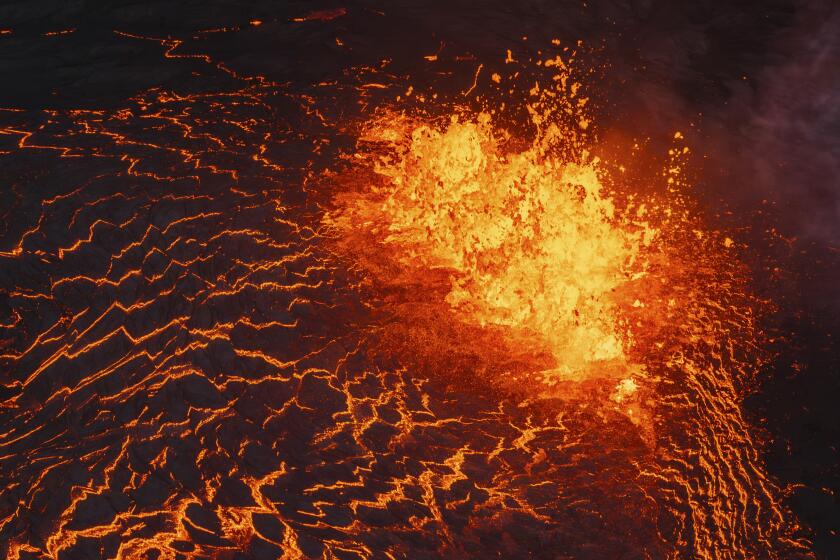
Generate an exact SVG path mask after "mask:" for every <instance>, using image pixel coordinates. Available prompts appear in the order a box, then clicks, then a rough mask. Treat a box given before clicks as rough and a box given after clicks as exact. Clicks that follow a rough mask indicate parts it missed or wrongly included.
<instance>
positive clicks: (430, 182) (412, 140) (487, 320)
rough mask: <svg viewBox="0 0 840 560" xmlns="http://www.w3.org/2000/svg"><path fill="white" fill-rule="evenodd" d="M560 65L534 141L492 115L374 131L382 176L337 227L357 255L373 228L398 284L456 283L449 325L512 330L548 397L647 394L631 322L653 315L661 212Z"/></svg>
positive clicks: (370, 157)
mask: <svg viewBox="0 0 840 560" xmlns="http://www.w3.org/2000/svg"><path fill="white" fill-rule="evenodd" d="M549 63H553V65H554V66H556V67H558V68H562V69H563V71H562V72H561V73H560V74H559V75H558V77H556V78H557V79H555V80H554V81H555V82H557V85H556V87H555V89H554V90H548V91H543V90H540V89H539V86H537V87H536V88H535V89H534V90H532V92H531V94H532V95H534V96H537V97H538V99H539V101H538V102H535V103H532V104H529V105H528V110H529V112H530V115H531V120H532V124H533V127H534V129H535V131H536V133H535V134H534V137H533V139H532V140H531V141H528V142H525V141H523V140H521V139H519V138H517V137H516V136H515V135H514V134H512V133H510V132H508V131H506V130H503V129H501V128H499V127H496V126H494V122H493V116H492V115H491V114H490V112H487V111H481V112H478V113H471V112H470V111H469V110H466V109H463V108H461V109H457V110H456V111H455V112H454V113H453V115H452V116H451V117H450V118H449V119H448V120H445V121H443V122H440V121H437V122H435V121H432V122H430V119H428V118H426V119H424V118H422V117H412V116H409V115H407V114H405V113H399V112H395V111H388V112H385V113H384V114H382V115H380V116H379V117H377V118H375V119H374V120H373V121H372V122H369V123H367V125H365V126H364V127H363V130H362V133H361V135H360V137H359V146H360V149H359V151H358V152H357V153H356V154H354V165H355V166H357V167H358V166H362V167H365V168H367V169H368V170H369V171H371V173H369V174H368V175H366V176H365V177H364V179H363V181H366V182H367V183H368V185H367V188H363V189H361V190H358V189H351V192H350V193H349V194H348V193H343V194H341V195H340V196H339V197H338V209H337V210H336V211H335V212H333V213H332V214H329V215H328V216H327V218H326V222H327V223H329V224H331V225H332V226H334V227H336V228H337V229H338V230H339V232H340V236H341V237H342V238H347V237H350V238H351V239H354V240H355V241H354V243H355V245H356V251H355V252H356V253H357V254H358V253H364V252H365V251H364V250H361V251H360V250H359V248H360V246H361V247H365V246H368V241H370V239H365V240H359V239H358V235H357V233H354V230H355V229H356V228H358V226H359V225H362V226H363V229H364V230H365V231H366V232H367V233H368V234H370V235H372V237H373V242H374V244H375V245H376V246H380V247H382V248H384V249H385V251H386V252H387V254H388V255H390V259H391V260H392V264H393V265H395V266H396V268H397V270H398V274H397V277H396V278H399V280H396V279H395V278H392V280H394V281H396V282H405V281H406V279H407V278H414V279H415V281H418V282H420V283H422V282H423V279H424V278H425V279H429V280H430V279H431V278H432V277H434V276H435V272H437V271H444V272H445V273H446V274H448V278H447V282H448V284H449V285H448V289H447V292H446V294H445V295H444V296H443V301H445V303H446V307H448V309H446V310H444V311H443V313H445V314H446V315H448V316H449V317H450V318H451V319H452V320H456V321H458V322H460V323H462V324H464V325H471V326H475V327H479V328H491V329H492V328H501V329H502V330H503V331H504V340H505V344H506V350H507V351H508V352H510V353H513V354H522V355H525V354H531V355H532V357H536V356H541V359H540V360H539V361H540V362H541V363H542V365H543V366H546V367H545V368H541V369H539V371H538V373H539V376H540V378H541V381H542V382H543V384H544V385H545V386H553V385H555V384H557V383H558V382H564V381H581V380H586V379H596V378H614V377H621V378H626V379H625V382H624V384H623V385H622V386H623V387H625V388H627V387H634V386H635V385H634V384H633V382H632V380H631V379H630V378H629V377H627V376H628V375H629V374H630V373H632V372H633V371H638V369H639V367H640V364H638V363H632V362H631V361H629V359H628V356H629V353H630V350H631V348H632V346H633V344H634V340H635V338H636V337H635V336H634V329H633V328H632V327H633V326H632V325H631V324H629V323H628V315H627V314H626V313H625V311H626V310H627V309H632V308H633V307H634V306H635V307H641V306H643V305H644V304H643V303H642V302H641V301H640V299H639V298H640V297H643V295H642V294H643V293H644V289H645V282H646V280H648V276H649V274H648V273H649V269H650V264H651V259H652V255H654V254H655V253H656V252H657V251H659V249H658V244H659V243H661V239H660V238H659V237H660V232H659V231H658V230H657V228H656V227H654V226H653V225H652V224H651V221H650V220H649V219H648V212H649V204H646V203H645V202H640V201H638V200H637V198H638V197H637V196H636V195H632V194H629V195H628V193H626V192H621V191H618V190H617V189H616V187H615V182H614V181H612V178H611V176H610V170H609V168H608V166H607V165H604V164H603V163H602V162H601V161H600V159H599V158H598V157H596V156H594V155H592V154H591V153H590V151H589V149H588V148H587V146H586V144H585V142H586V138H585V136H583V135H582V134H581V131H582V130H584V129H586V128H588V126H589V122H590V119H589V117H588V116H587V115H586V114H585V112H584V108H585V106H586V99H585V98H582V97H580V96H579V94H578V90H579V87H580V84H577V83H571V82H570V81H569V75H568V73H569V70H568V66H567V65H566V64H564V63H563V62H562V60H561V59H560V58H559V57H558V58H556V59H553V60H550V61H549ZM550 65H551V64H547V66H550ZM494 79H496V80H500V78H499V77H498V75H495V76H494ZM567 85H568V87H569V89H570V91H571V93H567V92H564V90H565V89H566V88H567ZM564 93H565V95H564ZM569 98H577V100H576V101H575V100H574V99H569ZM494 112H495V111H494ZM675 171H679V169H678V168H677V169H675ZM354 180H358V175H356V176H354ZM671 180H672V182H673V178H672V179H671ZM607 184H609V185H610V186H611V187H612V192H611V189H610V188H608V186H607ZM618 197H621V202H620V203H619V202H618ZM671 213H672V210H671V209H670V207H669V208H668V214H669V215H670V214H671ZM660 218H664V216H662V217H660ZM659 223H660V224H662V223H665V220H663V219H660V220H659ZM352 244H353V243H351V245H352ZM368 257H369V258H367V259H366V260H367V261H368V265H369V266H371V262H370V261H372V260H380V257H379V256H377V255H370V254H369V255H368ZM363 260H365V259H363ZM373 266H375V265H373ZM392 268H393V267H392ZM379 272H380V276H381V275H382V274H381V273H382V270H381V269H380V270H379ZM446 315H444V316H446ZM532 365H534V367H536V365H535V364H532ZM532 369H533V368H532Z"/></svg>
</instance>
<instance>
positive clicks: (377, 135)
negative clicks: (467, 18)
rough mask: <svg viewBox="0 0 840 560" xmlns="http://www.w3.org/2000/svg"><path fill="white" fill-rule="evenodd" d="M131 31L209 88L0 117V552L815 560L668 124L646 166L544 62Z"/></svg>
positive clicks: (721, 254) (729, 271) (728, 259)
mask: <svg viewBox="0 0 840 560" xmlns="http://www.w3.org/2000/svg"><path fill="white" fill-rule="evenodd" d="M344 15H346V11H342V10H334V11H330V12H315V13H312V14H310V15H309V16H303V17H301V18H299V19H296V20H294V21H295V22H297V23H298V24H301V25H303V24H307V23H308V22H319V21H332V20H333V19H337V18H341V17H343V16H344ZM256 25H257V24H256V23H252V26H254V27H256ZM260 27H264V26H263V25H260ZM213 32H216V31H213ZM219 32H222V31H219ZM208 33H210V31H208ZM119 40H121V41H145V42H148V43H150V44H152V45H157V46H158V47H159V50H160V56H162V57H164V58H166V60H167V61H169V62H172V64H178V65H181V64H183V65H185V67H187V68H188V69H189V70H190V72H191V73H188V74H189V75H190V76H193V75H204V74H207V75H210V76H211V77H212V78H213V80H208V81H207V83H205V82H202V81H200V80H195V81H194V82H193V81H190V82H189V87H187V86H184V88H183V89H181V90H179V91H168V90H166V89H163V88H153V89H150V90H148V91H145V92H143V93H141V94H139V95H136V96H134V97H132V98H131V99H129V100H127V101H125V102H124V103H123V104H122V105H121V106H119V107H108V108H102V109H84V110H82V109H79V110H44V111H22V110H8V111H3V112H2V120H3V124H2V128H0V138H2V142H3V143H2V150H0V157H2V158H3V163H4V170H5V171H4V172H5V174H6V176H7V178H8V180H9V183H10V187H9V189H8V192H6V193H5V194H4V196H5V199H4V200H7V201H8V204H6V205H5V207H4V209H3V218H2V221H3V229H2V246H0V260H1V261H2V265H3V266H2V273H0V293H2V295H3V298H2V301H0V311H1V312H2V316H0V333H2V335H0V365H2V368H3V371H4V373H3V378H2V387H0V390H2V406H0V428H2V429H0V482H2V489H1V490H0V552H2V555H3V556H4V557H5V558H11V559H16V560H24V559H25V560H34V559H51V560H75V559H79V560H82V559H84V560H88V559H93V558H118V559H122V560H134V559H148V560H186V559H196V560H198V559H209V558H214V559H216V558H217V559H227V558H230V559H233V558H259V559H263V558H266V559H268V558H272V559H273V558H284V559H302V558H323V559H336V558H342V559H344V558H347V559H350V558H392V559H396V558H488V557H502V558H524V557H534V558H563V559H566V558H580V559H594V558H634V559H635V558H638V559H642V558H649V559H659V558H674V559H676V558H686V559H687V558H692V559H693V558H700V559H740V558H771V559H779V560H782V559H785V560H786V559H792V558H809V557H811V556H810V553H809V551H808V549H809V542H808V540H807V538H806V535H805V533H804V531H803V530H802V529H801V528H800V527H799V525H798V523H797V520H796V519H795V518H794V516H793V515H792V514H791V512H789V511H787V509H786V508H785V507H783V505H782V502H781V495H782V492H783V491H782V489H781V488H779V487H778V486H777V485H776V484H775V483H774V481H773V480H772V479H771V478H770V477H768V476H767V475H766V474H765V470H764V468H763V466H762V463H761V461H760V459H759V453H758V449H757V448H758V444H757V443H756V442H755V441H754V440H753V438H752V436H751V434H750V429H749V427H748V425H747V422H746V421H745V420H744V418H743V416H742V413H741V408H740V406H741V403H740V399H741V393H740V384H741V383H742V382H744V381H745V380H747V379H749V378H750V376H752V375H754V374H755V371H756V369H757V367H758V364H760V363H761V362H762V360H764V359H765V355H764V352H763V345H764V335H763V334H762V333H761V332H760V329H759V328H758V327H757V320H758V317H759V315H760V313H761V312H762V307H763V306H764V305H765V303H766V302H762V301H760V300H758V299H757V298H756V297H754V296H753V295H751V293H750V291H749V288H748V282H747V278H746V273H745V272H744V268H743V267H742V266H741V265H740V264H739V262H738V256H737V252H736V249H737V246H736V244H735V242H734V241H733V240H732V239H730V238H728V237H726V235H725V234H723V233H720V232H715V231H710V230H709V228H706V227H704V226H703V224H702V220H701V218H700V217H698V215H697V214H696V213H695V212H694V210H693V205H692V202H691V191H690V188H689V184H688V181H687V180H686V179H685V173H684V167H685V162H686V160H687V158H688V156H689V154H690V150H689V148H688V147H687V144H686V143H685V139H684V138H682V135H681V134H676V135H675V138H674V139H673V140H674V146H673V148H672V149H671V152H670V154H669V155H668V157H666V158H664V161H663V162H662V164H663V165H662V167H663V168H664V170H663V171H662V172H661V173H656V174H648V175H645V173H643V172H641V171H639V169H641V168H643V166H641V167H640V166H637V165H635V164H634V162H633V161H631V160H633V157H635V156H633V155H632V154H630V153H626V154H622V153H621V150H620V149H617V148H611V147H609V146H605V145H604V144H602V143H599V142H598V141H597V136H596V134H595V132H593V131H596V130H597V122H596V119H595V118H594V117H593V116H592V115H590V114H589V112H588V111H589V108H588V107H589V104H588V103H587V100H586V98H585V97H583V92H582V89H581V88H582V86H580V84H578V83H576V82H575V81H574V80H573V79H572V78H571V74H570V72H571V70H569V64H568V63H567V61H566V60H564V59H561V58H560V57H556V58H548V59H546V60H542V61H540V64H539V66H540V68H541V69H542V70H545V69H549V72H554V74H552V75H551V76H550V77H549V78H548V79H547V82H546V83H548V84H550V85H548V86H545V85H543V86H539V85H536V86H533V87H532V88H531V90H530V92H529V93H528V94H527V95H525V96H524V98H520V97H517V96H518V95H519V93H516V94H511V95H510V97H509V98H507V99H506V101H505V102H504V103H503V102H499V101H497V100H491V98H490V97H484V98H480V99H479V102H478V105H483V106H481V107H476V106H466V105H458V104H457V103H455V102H452V101H446V98H447V96H446V95H444V94H443V93H440V94H439V95H435V94H428V95H424V96H423V97H424V99H426V100H427V101H428V103H426V104H425V107H424V108H422V109H421V108H419V106H418V105H417V102H416V101H415V99H416V98H417V97H418V95H419V94H417V93H416V92H415V93H413V94H412V95H413V97H411V101H409V99H408V97H407V96H406V94H405V92H406V91H407V90H408V91H410V90H409V88H408V86H407V84H406V83H405V82H406V80H405V79H404V78H399V77H396V76H394V75H391V74H388V72H386V71H385V70H384V69H383V68H381V67H364V68H353V71H352V72H350V71H347V72H345V74H344V77H343V79H342V81H340V82H335V83H318V84H315V85H312V86H309V87H302V88H300V89H299V90H295V89H294V88H293V87H291V86H289V85H288V84H277V83H273V82H271V81H270V80H268V79H265V78H263V77H261V76H257V77H249V76H245V75H244V74H241V73H236V72H233V71H232V70H229V69H228V67H227V66H225V65H223V64H221V63H217V62H215V61H214V59H213V58H212V57H211V56H209V55H200V54H194V53H193V54H180V53H181V50H180V49H181V48H182V45H183V43H181V42H180V41H176V40H173V39H155V38H147V37H142V36H138V35H132V34H127V33H121V34H119ZM507 58H508V59H510V60H508V62H509V63H510V64H514V61H512V57H511V55H510V53H508V57H507ZM383 66H385V65H384V64H383ZM514 66H516V65H515V64H514ZM516 68H517V73H516V76H529V75H530V74H529V72H530V71H532V70H533V71H535V69H534V68H529V67H528V65H527V64H524V63H523V64H522V65H519V66H516ZM542 70H541V71H542ZM480 71H481V67H479V71H477V72H476V73H475V75H474V83H473V84H472V87H471V88H470V89H469V90H468V91H467V93H468V94H469V95H470V99H472V96H473V95H474V94H476V95H477V93H476V92H478V91H483V86H482V84H483V83H484V82H480V80H484V81H485V82H486V83H487V84H488V85H489V87H492V84H497V85H498V84H501V85H502V86H504V85H505V84H506V83H507V81H508V80H514V79H516V78H515V76H514V75H511V76H506V77H502V76H500V75H499V74H496V73H493V74H492V75H491V76H490V77H486V73H485V74H482V73H481V72H480ZM470 77H471V79H472V78H473V75H472V74H471V75H470ZM208 84H209V85H208ZM301 90H302V91H301ZM398 92H399V93H398ZM392 94H393V95H392ZM458 99H459V100H460V101H463V100H464V99H465V95H464V94H461V93H459V94H458ZM433 100H434V101H433ZM511 108H514V110H521V111H522V114H525V115H528V116H527V117H526V118H525V119H523V120H521V121H520V122H519V124H520V125H521V126H518V127H514V126H506V125H505V124H503V123H507V122H510V119H509V118H508V116H509V113H507V112H506V111H509V110H511ZM523 123H526V124H523ZM639 149H640V150H641V148H639ZM616 154H618V155H616ZM651 157H652V156H651Z"/></svg>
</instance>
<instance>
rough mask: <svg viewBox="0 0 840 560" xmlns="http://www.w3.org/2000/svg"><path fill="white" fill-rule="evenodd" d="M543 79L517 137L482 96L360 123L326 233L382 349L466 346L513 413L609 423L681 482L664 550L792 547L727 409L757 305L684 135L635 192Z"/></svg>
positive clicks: (742, 370)
mask: <svg viewBox="0 0 840 560" xmlns="http://www.w3.org/2000/svg"><path fill="white" fill-rule="evenodd" d="M551 67H553V68H556V69H557V71H558V73H557V75H555V76H554V77H553V79H552V83H553V86H552V87H551V88H547V89H546V88H541V87H540V86H539V84H537V85H536V86H535V87H534V88H533V89H531V91H530V96H531V98H532V99H531V102H529V103H528V104H527V106H526V109H527V112H528V114H529V115H530V127H531V133H530V136H529V135H527V134H521V133H520V134H517V133H513V132H510V131H508V130H505V129H504V128H503V127H501V126H497V125H496V123H495V118H496V115H497V114H498V113H500V112H501V109H502V108H503V107H504V106H502V107H499V108H498V109H499V110H498V111H497V110H496V108H493V107H492V106H489V107H488V105H490V104H489V103H484V108H483V109H480V110H471V109H467V108H464V107H462V106H459V107H456V108H454V109H449V110H447V111H445V113H448V114H449V116H446V117H442V118H439V117H431V116H429V114H428V113H427V112H426V111H417V112H414V113H413V112H412V111H410V110H403V111H398V110H393V109H389V110H386V111H382V112H381V113H379V114H378V116H376V117H375V118H373V119H371V120H370V121H369V122H367V123H366V124H365V125H363V126H362V127H360V133H359V134H358V144H357V150H356V152H355V153H353V154H352V156H351V157H350V158H348V159H349V161H350V162H351V163H350V166H349V168H350V169H349V170H348V171H347V172H346V173H344V174H343V175H341V174H339V176H338V177H337V178H336V180H337V181H338V183H339V184H341V185H342V190H341V192H340V194H338V195H337V196H336V199H335V205H334V208H333V210H332V211H331V212H330V213H328V214H327V215H326V217H325V220H324V221H325V223H326V224H327V225H328V226H329V228H330V229H331V230H332V231H333V232H334V234H335V236H336V237H337V239H338V241H337V245H338V246H339V247H340V251H341V252H344V253H345V254H351V255H352V256H353V258H354V259H356V260H357V261H358V262H361V264H362V267H363V268H364V269H365V272H364V274H366V275H368V276H372V277H374V280H373V282H374V283H376V284H377V285H378V287H379V288H380V290H381V291H382V292H383V293H386V294H390V295H388V296H386V297H384V302H383V308H384V309H385V310H386V312H388V313H390V316H391V317H392V318H394V319H395V320H396V321H395V322H392V323H390V326H386V327H385V330H386V331H388V330H391V331H394V332H397V333H399V334H397V335H392V336H389V335H387V334H386V335H385V336H384V337H383V339H382V340H384V341H385V342H384V343H383V344H384V345H386V346H389V345H390V346H393V347H398V348H399V349H400V351H399V352H398V353H399V354H400V356H399V358H400V359H401V360H402V361H403V362H404V363H409V364H411V363H414V364H415V365H417V364H418V363H420V362H423V361H428V360H427V358H428V356H429V355H430V354H431V355H433V354H437V353H443V354H444V355H446V356H448V357H451V356H452V354H453V352H454V353H455V354H457V353H458V352H460V353H462V354H463V353H464V350H463V348H464V347H467V348H470V349H472V351H473V352H472V354H471V356H472V361H471V362H470V366H468V369H470V368H471V369H470V371H471V372H472V373H473V374H479V372H484V373H485V374H486V375H485V377H486V379H484V381H485V382H490V383H491V384H497V385H501V386H504V387H506V388H507V389H512V390H513V391H514V392H516V393H518V394H520V395H522V394H524V395H525V396H526V398H525V402H530V401H532V400H533V399H537V400H539V399H548V400H555V401H557V400H560V401H563V400H571V401H574V402H577V403H578V404H579V405H580V406H583V407H584V408H586V407H591V406H594V407H595V408H596V409H602V408H603V409H611V410H615V411H619V412H620V413H621V414H623V415H625V416H626V417H627V418H629V419H630V420H631V421H632V422H633V423H634V424H635V425H636V426H637V427H638V428H639V431H640V434H641V437H642V438H643V439H644V440H645V441H647V443H648V444H649V445H650V446H651V450H652V451H653V453H654V457H655V459H654V460H655V461H656V463H658V467H657V468H659V469H661V470H660V473H659V474H654V473H651V474H650V475H649V476H652V477H654V478H655V477H660V480H670V481H671V482H670V483H671V484H676V485H677V486H678V487H682V490H680V491H674V494H673V495H672V496H671V498H670V499H667V500H666V502H669V501H670V500H676V502H681V504H680V505H676V502H674V503H672V504H671V505H669V506H668V508H669V509H670V508H673V509H672V512H674V513H675V516H676V518H677V519H678V520H679V521H676V522H675V523H676V526H677V528H676V529H675V530H674V533H672V534H671V535H670V536H669V537H667V538H669V539H674V541H675V542H676V550H677V551H680V550H681V551H687V550H690V551H692V554H693V555H694V556H693V557H696V558H736V557H746V556H749V555H751V554H769V555H770V556H773V557H775V556H774V554H776V552H774V551H779V550H787V551H788V552H787V554H800V553H802V551H803V550H805V548H806V547H807V544H806V543H805V541H804V540H800V537H797V536H796V535H797V534H798V528H797V526H796V523H795V522H791V521H790V520H789V514H787V513H786V512H785V510H784V508H783V507H782V506H781V505H780V503H779V499H778V494H779V490H778V489H777V488H776V487H775V486H774V485H773V484H772V482H771V481H769V480H767V479H766V478H765V477H764V475H763V474H761V467H760V466H759V465H758V459H757V453H756V450H755V447H754V443H753V441H752V439H751V437H750V436H749V434H748V433H747V430H746V427H745V423H744V420H743V419H742V417H741V413H740V410H739V398H740V397H739V389H738V387H740V386H742V385H743V384H744V383H747V382H748V381H749V379H750V377H751V376H752V375H753V372H754V371H755V370H756V368H757V367H758V364H759V363H760V362H761V360H762V359H764V358H763V353H762V350H761V345H762V342H761V339H762V334H761V333H760V332H759V331H758V330H757V328H756V327H755V324H756V316H757V314H758V313H759V309H760V307H761V306H762V305H764V304H765V303H766V302H759V301H757V300H755V298H753V297H752V296H751V295H750V293H749V290H748V289H747V287H746V279H745V276H744V269H743V267H741V265H739V264H738V262H737V259H735V258H733V256H734V250H735V247H734V242H733V240H732V239H730V238H729V237H726V236H725V235H723V234H722V233H720V232H715V231H709V230H706V229H705V228H704V227H703V225H702V220H701V219H700V218H699V217H698V215H697V214H696V213H695V212H694V211H693V210H692V208H694V205H693V203H692V202H691V199H690V196H689V195H688V190H689V188H688V185H687V182H686V181H685V179H684V173H685V163H686V158H687V157H688V154H689V148H687V147H685V146H684V145H682V142H684V137H683V135H682V134H681V133H679V132H677V133H675V135H674V142H675V144H674V147H673V148H672V149H670V150H669V154H668V158H667V159H666V161H665V162H664V165H663V167H664V169H663V170H662V172H661V173H659V174H657V175H656V176H654V177H646V178H642V180H643V181H647V182H648V183H649V184H648V185H647V186H648V187H649V188H647V189H639V188H638V187H637V186H636V187H635V188H634V186H633V184H632V183H631V182H630V180H629V178H628V179H627V181H626V182H624V180H625V177H624V171H625V168H624V166H623V165H621V162H617V163H616V162H606V161H603V160H602V159H601V158H599V157H598V156H596V155H595V151H596V149H595V146H594V140H593V137H592V136H591V130H592V129H591V128H590V123H591V122H592V121H593V119H592V118H591V116H590V115H589V114H588V112H587V111H588V106H587V100H586V98H583V97H582V96H581V92H580V88H581V86H580V84H578V83H574V82H573V81H572V80H571V78H570V74H571V70H570V66H569V65H567V64H566V63H564V62H563V61H562V60H561V59H560V58H559V57H558V58H555V59H550V60H548V61H547V62H544V68H551ZM493 81H494V82H496V83H498V82H499V81H500V77H499V76H498V75H494V76H493ZM429 97H430V98H435V97H436V96H429ZM636 147H637V148H638V145H637V146H636ZM614 151H615V150H613V153H614ZM628 175H629V174H628ZM637 182H638V180H637ZM650 183H655V184H654V185H651V184H650ZM642 191H644V192H642ZM406 288H408V290H406ZM407 293H409V294H410V295H406V294H407ZM449 323H451V324H452V326H451V327H449V328H442V327H441V326H440V325H441V324H449ZM453 348H457V349H458V350H454V351H453ZM447 359H448V358H447ZM440 365H441V364H440V362H436V369H440ZM446 366H448V364H446ZM446 366H444V367H446ZM438 373H439V372H438ZM695 400H696V402H695ZM675 403H679V404H675ZM720 441H725V442H726V443H725V444H721V443H720ZM675 464H679V465H681V466H680V467H679V468H675V466H674V465H675ZM683 492H684V493H685V494H684V495H682V497H681V498H679V497H677V496H679V495H681V494H682V493H683ZM686 505H688V508H687V510H683V508H684V507H685V506H686ZM771 543H773V544H771ZM680 554H681V553H680V552H675V555H676V556H679V555H680ZM742 555H743V556H742ZM806 556H807V554H806Z"/></svg>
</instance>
